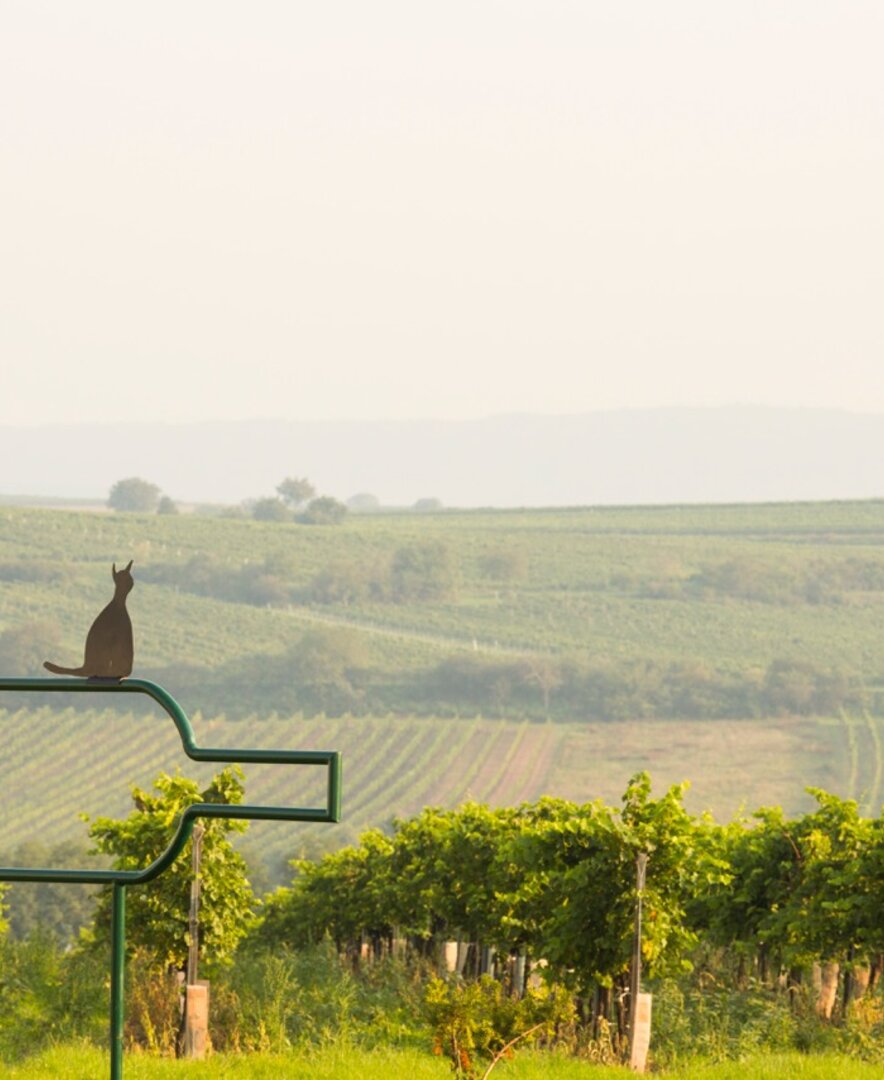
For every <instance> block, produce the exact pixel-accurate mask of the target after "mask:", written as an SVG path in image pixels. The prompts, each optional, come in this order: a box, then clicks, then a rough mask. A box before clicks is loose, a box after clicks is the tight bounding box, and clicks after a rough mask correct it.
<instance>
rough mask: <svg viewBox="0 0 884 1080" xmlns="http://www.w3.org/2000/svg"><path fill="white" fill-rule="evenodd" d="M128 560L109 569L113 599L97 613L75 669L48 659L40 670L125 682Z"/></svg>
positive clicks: (128, 667)
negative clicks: (60, 665) (78, 665)
mask: <svg viewBox="0 0 884 1080" xmlns="http://www.w3.org/2000/svg"><path fill="white" fill-rule="evenodd" d="M131 570H132V560H131V559H130V560H129V565H128V566H126V567H124V568H123V569H122V570H117V564H116V563H114V564H113V567H112V571H111V572H112V574H113V579H114V598H113V600H111V602H110V603H109V604H108V605H107V607H106V608H104V609H103V610H102V611H100V612H99V613H98V615H97V616H96V619H95V622H94V623H93V624H92V626H90V628H89V633H88V634H87V635H86V649H85V652H84V656H83V663H82V666H81V667H78V668H68V667H59V665H58V664H53V663H51V662H50V661H49V660H46V661H44V663H43V667H45V668H46V670H47V671H51V672H52V673H53V674H55V675H78V676H80V677H81V678H84V679H125V678H126V677H127V676H129V675H131V674H132V658H133V656H134V646H133V643H132V620H131V619H130V618H129V612H128V611H127V610H126V597H127V596H128V595H129V593H130V592H131V591H132V587H133V586H134V584H135V582H134V581H133V580H132V574H131Z"/></svg>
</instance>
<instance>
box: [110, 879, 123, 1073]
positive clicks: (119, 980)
mask: <svg viewBox="0 0 884 1080" xmlns="http://www.w3.org/2000/svg"><path fill="white" fill-rule="evenodd" d="M125 972H126V886H125V885H124V884H122V882H119V881H115V882H114V891H113V906H112V908H111V992H110V1056H111V1069H110V1075H111V1080H123V988H124V981H125Z"/></svg>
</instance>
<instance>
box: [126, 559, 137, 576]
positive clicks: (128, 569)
mask: <svg viewBox="0 0 884 1080" xmlns="http://www.w3.org/2000/svg"><path fill="white" fill-rule="evenodd" d="M134 561H135V560H134V559H130V560H129V565H128V566H127V567H126V573H127V574H128V573H129V571H130V570H131V569H132V563H133V562H134Z"/></svg>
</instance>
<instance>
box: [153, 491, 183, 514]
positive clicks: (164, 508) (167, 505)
mask: <svg viewBox="0 0 884 1080" xmlns="http://www.w3.org/2000/svg"><path fill="white" fill-rule="evenodd" d="M157 513H158V514H177V513H178V503H176V502H175V500H174V499H170V498H169V496H168V495H164V496H163V497H162V498H161V499H160V501H159V503H158V505H157Z"/></svg>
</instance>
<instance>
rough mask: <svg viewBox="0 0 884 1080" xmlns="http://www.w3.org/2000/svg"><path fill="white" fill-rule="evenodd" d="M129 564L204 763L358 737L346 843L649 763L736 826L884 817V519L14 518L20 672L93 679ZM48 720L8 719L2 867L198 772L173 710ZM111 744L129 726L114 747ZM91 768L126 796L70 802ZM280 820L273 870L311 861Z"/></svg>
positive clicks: (26, 514) (784, 513) (544, 514)
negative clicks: (437, 812) (82, 665)
mask: <svg viewBox="0 0 884 1080" xmlns="http://www.w3.org/2000/svg"><path fill="white" fill-rule="evenodd" d="M130 558H131V559H134V562H135V565H134V574H135V577H136V588H135V591H134V592H133V593H132V595H131V597H130V601H129V605H130V611H131V613H132V617H133V621H134V624H135V628H136V673H137V674H139V675H142V676H144V677H148V678H155V679H157V680H158V681H160V682H162V683H163V684H164V685H165V686H167V687H168V689H169V690H170V691H171V692H172V693H173V694H174V695H175V696H176V697H178V699H179V700H180V701H181V703H182V705H183V706H184V707H185V709H186V710H187V711H188V713H189V714H191V715H196V714H201V715H202V716H203V717H216V719H213V720H211V721H210V720H198V721H197V725H198V730H199V724H203V725H204V732H200V739H201V741H203V742H208V743H211V742H217V743H222V744H223V743H224V742H225V741H226V742H227V743H228V744H231V745H256V746H271V745H280V746H289V745H292V746H309V745H314V746H320V747H324V748H335V747H338V746H340V747H341V748H342V749H343V750H344V752H345V755H346V759H345V760H346V771H345V813H346V815H347V823H346V825H345V826H342V827H340V829H339V830H338V832H337V833H336V835H339V836H342V837H343V836H346V835H348V834H349V833H348V831H349V830H353V829H356V828H358V827H361V826H363V825H365V824H369V823H376V822H382V821H383V820H385V819H387V818H389V817H390V816H392V815H393V814H397V813H408V812H411V811H412V810H414V809H417V808H418V807H419V806H420V805H422V804H423V803H425V802H440V803H447V804H450V803H453V802H456V801H458V800H460V799H462V798H464V797H475V798H479V799H489V800H491V801H495V802H513V801H518V800H519V799H522V798H534V797H536V796H537V795H539V794H542V793H544V792H551V793H555V794H560V795H564V796H569V797H572V798H579V799H584V798H590V797H594V796H596V795H600V796H603V797H605V798H608V799H611V798H616V797H617V795H618V794H619V792H620V791H621V790H622V788H623V785H624V783H625V780H626V779H627V778H628V776H629V774H630V773H631V772H633V771H635V770H636V769H638V768H648V769H649V771H650V772H651V773H652V775H653V776H654V778H655V781H656V782H657V783H658V784H661V783H668V782H670V781H676V780H681V779H692V780H693V781H694V794H693V796H692V800H693V805H694V806H695V807H697V808H701V807H706V806H708V807H710V808H712V809H713V810H715V811H716V813H718V814H720V815H722V816H729V815H730V814H731V813H732V812H733V811H734V810H735V809H736V808H737V807H738V806H739V805H740V804H741V803H745V805H746V806H747V808H753V807H755V806H756V805H758V804H759V803H762V802H779V803H783V804H784V805H786V806H787V807H789V808H791V809H797V808H798V807H799V806H800V805H805V804H804V803H803V801H802V800H803V798H804V796H803V794H802V792H803V788H804V786H805V785H806V784H818V785H820V786H823V787H827V788H829V789H831V790H833V791H836V792H838V793H839V794H854V795H856V796H857V797H858V798H860V799H861V800H862V801H863V803H864V805H866V806H867V807H868V808H870V809H874V808H876V807H877V802H878V801H880V800H881V799H882V798H884V785H882V763H881V755H880V733H879V721H878V719H877V716H878V714H879V713H881V712H884V710H882V708H881V703H880V698H881V693H882V691H881V687H882V686H884V673H882V667H884V665H882V656H881V641H882V636H884V635H882V632H884V503H881V502H860V503H821V504H788V505H773V504H771V505H760V506H687V507H663V508H635V509H632V508H629V509H627V508H619V509H618V508H599V509H594V508H583V509H573V510H555V511H518V510H514V511H500V512H490V511H488V512H485V511H473V512H460V513H456V512H445V513H434V514H416V513H411V514H405V513H399V514H396V513H388V514H371V515H359V516H357V515H351V516H350V517H349V518H348V519H347V520H346V521H345V522H344V523H343V524H341V525H339V526H334V527H321V526H313V527H311V526H306V525H297V524H278V523H259V522H255V521H249V520H233V519H224V518H209V517H199V516H192V515H182V516H180V517H176V516H162V517H161V516H145V515H128V514H126V515H123V514H106V513H87V512H75V511H61V510H35V509H31V508H21V507H3V508H0V675H21V674H28V673H30V672H32V671H33V672H37V671H39V670H40V662H41V661H42V660H43V659H44V658H51V659H53V660H55V661H56V662H59V663H67V664H74V663H77V662H79V658H80V657H81V655H82V643H83V639H84V637H85V633H86V630H87V629H88V626H89V625H90V622H91V620H92V618H93V617H94V616H95V614H96V613H97V612H98V610H99V609H100V608H101V607H102V606H103V605H104V604H105V603H106V602H107V600H108V599H109V597H110V595H111V590H112V584H111V577H110V564H111V562H112V561H114V560H116V561H117V562H118V563H120V562H127V561H128V560H129V559H130ZM105 702H106V699H103V700H102V703H101V704H102V705H104V704H105ZM48 704H49V703H48V702H40V701H33V700H30V699H29V700H27V701H25V700H23V699H16V700H9V701H3V702H0V707H5V708H6V710H7V712H6V713H4V714H3V718H2V725H3V730H4V740H5V742H6V749H7V754H6V760H5V763H4V785H3V793H2V795H0V811H2V815H0V816H2V820H3V822H4V825H3V830H4V831H3V832H0V847H4V848H8V846H9V845H10V844H11V843H15V842H17V841H18V840H19V839H21V838H23V837H26V836H31V835H33V830H35V829H37V830H43V832H44V833H46V834H50V833H51V834H52V837H53V838H54V837H55V836H56V835H61V834H70V833H71V832H72V831H77V830H79V831H80V832H81V833H82V824H81V823H80V822H78V821H77V819H76V817H75V815H76V812H77V811H80V810H83V811H87V812H102V813H119V812H122V811H123V810H124V809H125V805H126V788H127V785H128V784H129V783H130V782H139V783H141V784H144V783H148V782H149V781H150V779H151V778H152V776H153V775H154V774H155V773H156V771H157V770H158V769H159V768H161V767H171V768H174V767H175V765H176V764H181V765H182V766H187V767H188V769H189V770H190V771H193V770H192V769H190V763H189V762H186V761H185V760H183V759H182V758H181V755H180V752H178V751H176V748H175V746H174V740H172V741H171V742H170V743H169V744H168V745H167V746H166V749H162V748H163V746H164V745H165V744H163V743H162V738H161V737H160V735H159V734H158V729H157V725H156V723H155V722H154V721H153V720H151V719H150V718H149V714H148V713H147V712H139V713H136V714H126V713H120V714H117V713H113V714H103V713H100V712H96V711H90V710H89V709H88V708H86V709H85V711H84V706H85V705H88V704H89V703H88V702H84V701H82V700H80V701H79V702H78V703H77V704H78V706H79V707H78V709H77V710H74V709H73V707H72V708H71V710H70V711H65V712H59V711H58V704H59V703H58V701H57V700H56V699H53V701H52V702H51V704H52V707H53V709H54V710H55V711H50V710H48V708H47V706H48ZM23 708H27V709H28V711H27V712H26V713H22V712H19V710H20V709H23ZM477 716H481V717H482V719H476V717H477ZM285 718H287V719H285ZM547 720H549V721H552V722H551V723H547V722H546V721H547ZM106 731H111V732H123V731H126V732H129V734H128V735H126V737H124V738H123V739H122V741H121V742H120V745H119V748H118V749H117V750H114V751H113V752H111V750H110V748H109V747H105V746H104V745H103V741H104V739H105V732H106ZM15 732H17V734H16V733H15ZM161 751H162V752H161ZM28 755H30V756H28ZM90 755H93V756H92V757H91V758H90ZM90 760H91V761H92V763H93V766H94V767H95V768H96V769H100V773H101V777H102V784H103V786H105V787H106V789H107V791H108V795H107V799H108V800H109V802H108V804H107V805H102V806H100V807H99V806H98V805H97V804H96V803H95V801H94V799H93V796H94V794H95V793H94V792H91V793H90V791H89V790H88V782H87V781H85V780H84V782H83V783H84V785H85V786H84V787H82V789H81V791H80V793H79V794H75V793H74V788H75V787H76V785H75V784H74V783H73V779H72V777H73V775H74V772H75V771H76V770H75V768H74V766H76V769H79V770H81V771H82V768H83V767H84V763H85V762H88V761H90ZM249 780H250V783H252V784H254V785H256V786H257V789H258V791H259V793H260V792H262V791H264V790H265V785H268V786H267V787H266V790H267V791H268V792H270V793H272V792H271V788H270V786H269V785H272V784H274V783H277V782H281V781H276V780H272V779H271V778H270V777H267V778H262V777H261V776H260V775H256V776H254V777H250V778H249ZM290 782H291V783H292V784H293V785H294V789H293V796H292V797H296V798H298V799H301V798H302V797H303V795H302V793H301V791H300V788H299V785H300V783H301V779H300V777H298V778H293V779H292V780H291V781H290ZM35 793H39V795H37V796H36V797H35ZM308 793H309V791H308ZM261 797H263V795H262V796H261ZM268 797H269V796H268ZM28 799H30V800H32V801H33V802H34V805H35V807H36V808H35V809H34V810H33V811H27V812H25V809H24V807H25V804H26V802H27V800H28ZM41 800H42V802H41ZM114 800H116V801H114ZM262 828H263V829H265V830H267V832H266V837H265V839H260V835H259V830H255V833H254V836H255V842H256V843H258V842H259V839H260V843H261V844H262V845H264V846H266V849H267V850H268V851H270V852H272V854H273V857H274V858H276V857H277V856H278V855H281V854H282V853H284V852H285V851H287V850H290V846H291V845H293V841H292V839H291V833H289V832H286V833H284V834H283V833H281V832H280V833H279V835H278V836H277V835H276V834H273V835H271V833H272V830H273V828H274V827H272V826H262ZM313 832H314V833H315V832H316V830H313ZM309 834H310V830H306V835H309ZM311 842H313V841H311ZM297 843H300V841H297ZM297 843H294V846H297Z"/></svg>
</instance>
